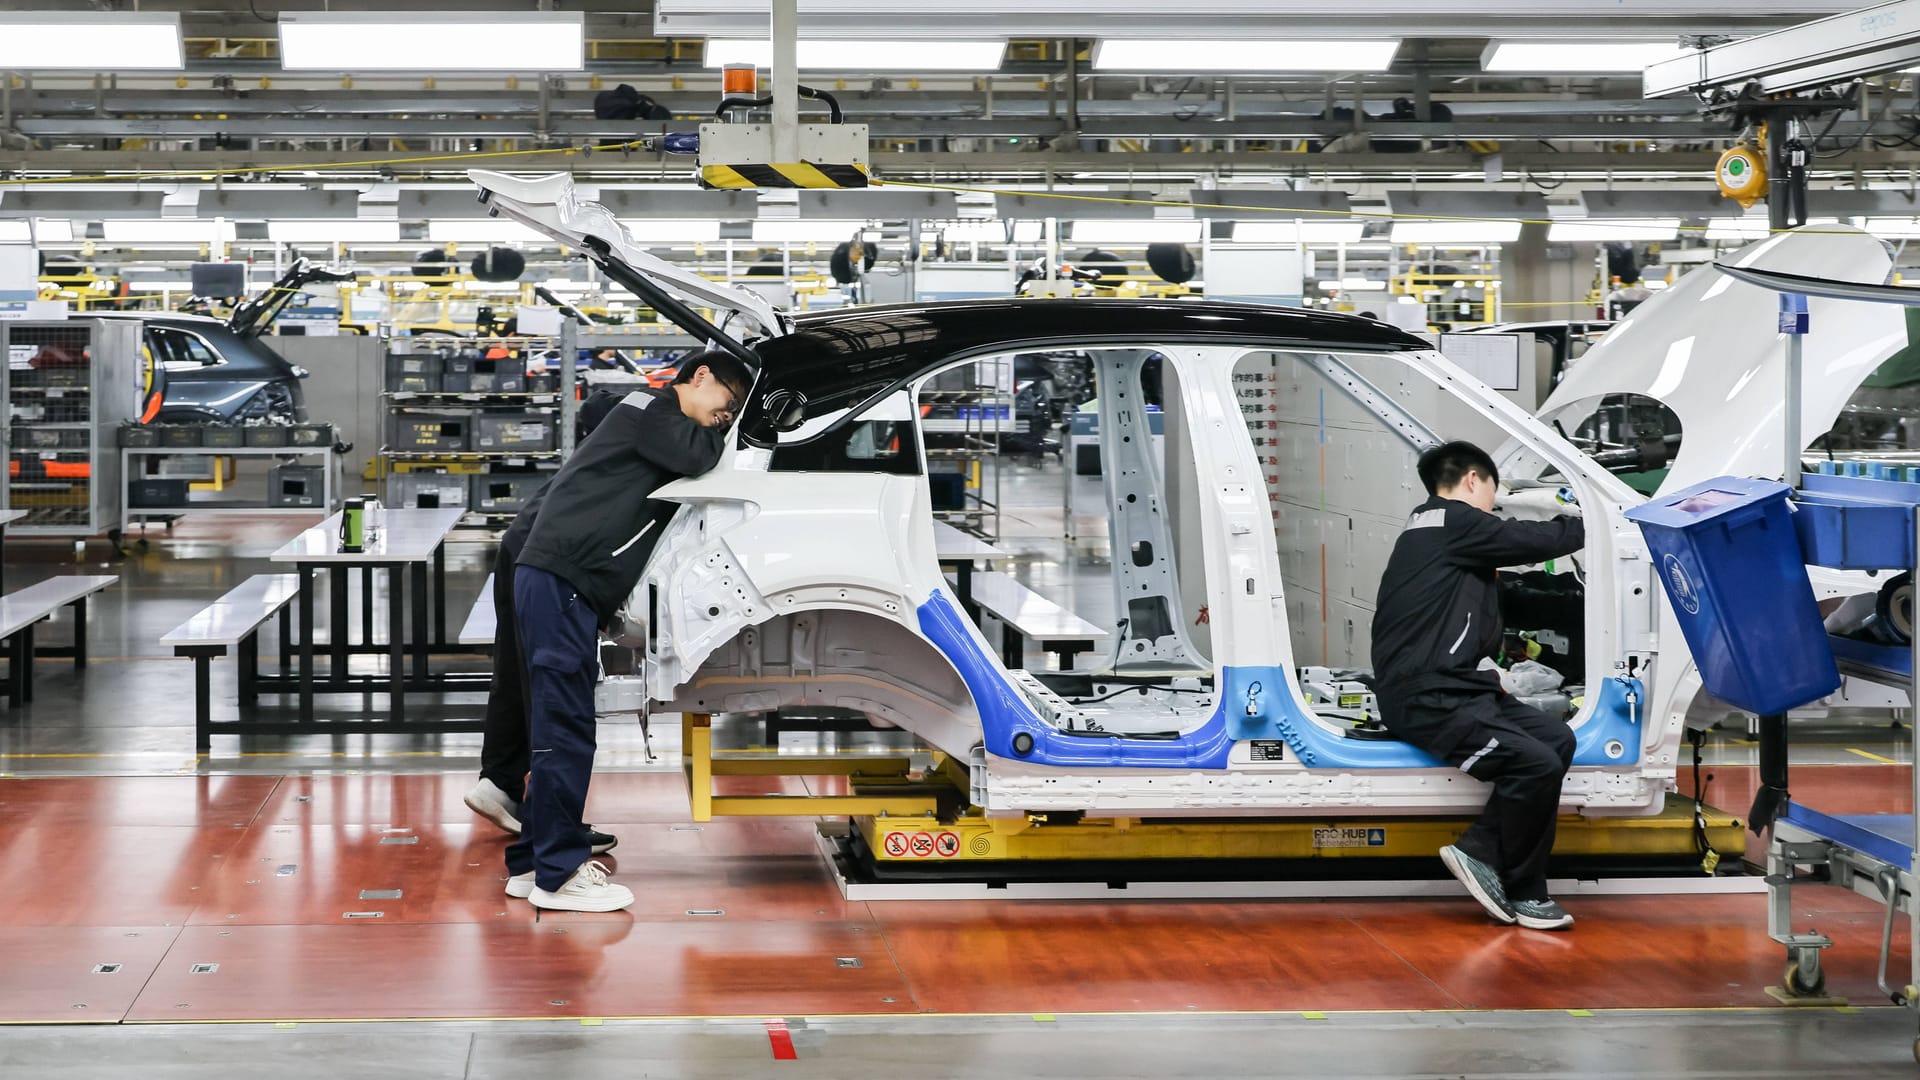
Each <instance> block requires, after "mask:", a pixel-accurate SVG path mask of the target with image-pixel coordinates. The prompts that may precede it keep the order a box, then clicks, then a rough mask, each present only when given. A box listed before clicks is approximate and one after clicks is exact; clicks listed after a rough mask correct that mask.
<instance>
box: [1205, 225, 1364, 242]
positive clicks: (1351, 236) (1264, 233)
mask: <svg viewBox="0 0 1920 1080" xmlns="http://www.w3.org/2000/svg"><path fill="white" fill-rule="evenodd" d="M1366 232H1367V223H1366V222H1364V221H1236V222H1234V225H1233V242H1234V243H1236V244H1292V245H1295V246H1298V245H1301V244H1351V243H1355V242H1357V241H1358V240H1359V239H1360V238H1361V237H1362V236H1364V235H1366Z"/></svg>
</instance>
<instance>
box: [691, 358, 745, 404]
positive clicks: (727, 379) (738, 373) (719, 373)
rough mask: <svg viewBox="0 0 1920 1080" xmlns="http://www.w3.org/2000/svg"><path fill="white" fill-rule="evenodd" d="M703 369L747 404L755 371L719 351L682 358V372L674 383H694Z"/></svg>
mask: <svg viewBox="0 0 1920 1080" xmlns="http://www.w3.org/2000/svg"><path fill="white" fill-rule="evenodd" d="M701 368H706V369H707V370H708V371H711V372H713V377H714V378H716V379H719V380H720V382H721V384H722V385H724V386H725V387H726V388H727V389H729V390H731V391H733V393H734V396H736V397H738V398H740V399H741V401H742V403H743V404H744V403H745V400H746V396H747V391H748V390H749V389H751V388H752V387H753V369H751V368H749V367H747V365H745V364H743V363H741V362H740V358H739V357H737V356H735V355H733V354H732V353H730V352H722V351H721V350H719V349H709V350H707V351H706V352H699V353H694V354H693V355H692V356H684V357H681V358H680V370H679V372H678V373H676V374H675V375H674V377H673V381H674V382H675V383H676V384H678V383H685V382H692V381H693V375H694V372H697V371H699V370H700V369H701Z"/></svg>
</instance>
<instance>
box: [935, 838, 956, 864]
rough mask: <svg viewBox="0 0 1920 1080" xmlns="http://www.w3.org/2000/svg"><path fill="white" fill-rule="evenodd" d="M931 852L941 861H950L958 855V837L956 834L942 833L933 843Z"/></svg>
mask: <svg viewBox="0 0 1920 1080" xmlns="http://www.w3.org/2000/svg"><path fill="white" fill-rule="evenodd" d="M933 850H934V851H935V852H937V853H939V855H940V857H941V858H943V859H951V858H953V857H954V856H955V855H958V854H960V837H959V835H958V834H956V833H950V832H943V833H941V834H940V835H939V836H938V837H936V838H935V839H934V841H933Z"/></svg>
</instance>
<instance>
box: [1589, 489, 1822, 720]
mask: <svg viewBox="0 0 1920 1080" xmlns="http://www.w3.org/2000/svg"><path fill="white" fill-rule="evenodd" d="M1790 490H1791V489H1789V488H1788V487H1787V485H1785V484H1781V483H1777V482H1775V481H1771V480H1747V479H1743V478H1740V477H1733V476H1723V477H1719V478H1716V479H1713V480H1708V481H1707V482H1705V483H1702V484H1695V485H1694V486H1693V487H1690V488H1687V489H1686V490H1684V491H1679V492H1675V493H1674V494H1671V495H1666V496H1662V497H1661V498H1658V499H1655V500H1653V501H1651V502H1648V503H1647V504H1645V505H1644V506H1640V507H1636V508H1635V509H1632V510H1629V511H1627V517H1628V519H1630V520H1632V521H1634V522H1635V523H1637V524H1638V525H1639V526H1640V531H1641V533H1642V534H1643V535H1645V536H1646V538H1647V547H1648V548H1649V549H1650V550H1651V551H1652V554H1653V562H1654V566H1655V568H1656V569H1657V570H1658V571H1659V575H1660V583H1661V585H1662V586H1663V587H1664V588H1665V589H1666V592H1667V599H1668V600H1669V601H1671V602H1672V604H1673V611H1674V614H1675V615H1677V616H1678V617H1679V620H1680V631H1681V633H1682V634H1684V635H1685V636H1686V639H1687V647H1688V648H1690V649H1692V650H1693V660H1694V663H1695V664H1696V665H1697V666H1698V667H1699V669H1700V681H1701V682H1702V683H1704V684H1705V685H1706V688H1707V691H1708V692H1709V693H1711V694H1713V695H1714V696H1715V697H1717V698H1720V699H1721V700H1722V701H1726V702H1729V703H1731V704H1733V705H1736V706H1739V707H1740V708H1742V709H1746V710H1748V711H1751V712H1754V713H1758V714H1760V715H1762V716H1766V715H1773V714H1780V713H1785V712H1786V711H1787V710H1789V709H1793V708H1797V707H1799V706H1801V705H1805V704H1806V703H1808V702H1810V701H1818V700H1819V699H1820V698H1823V697H1825V696H1827V695H1828V694H1831V693H1833V692H1834V691H1835V690H1837V689H1839V687H1840V672H1839V669H1838V668H1836V667H1835V666H1834V663H1833V648H1832V646H1831V645H1829V644H1828V642H1827V631H1826V627H1825V626H1824V625H1823V624H1822V622H1821V619H1820V607H1819V604H1818V603H1817V602H1816V601H1815V600H1814V597H1813V585H1812V583H1811V582H1809V581H1808V580H1807V568H1806V563H1805V562H1804V560H1803V559H1802V558H1801V554H1800V540H1799V537H1798V536H1797V534H1796V533H1795V530H1794V523H1793V509H1792V507H1790V506H1789V505H1788V501H1787V496H1788V493H1789V491H1790Z"/></svg>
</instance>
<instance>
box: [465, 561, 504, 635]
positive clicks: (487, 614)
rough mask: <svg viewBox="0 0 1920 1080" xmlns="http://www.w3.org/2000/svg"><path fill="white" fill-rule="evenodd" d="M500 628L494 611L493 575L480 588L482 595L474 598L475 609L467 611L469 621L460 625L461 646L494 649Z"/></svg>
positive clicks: (488, 576) (489, 575)
mask: <svg viewBox="0 0 1920 1080" xmlns="http://www.w3.org/2000/svg"><path fill="white" fill-rule="evenodd" d="M498 628H499V623H498V622H497V621H496V616H495V615H494V611H493V575H492V574H488V575H487V581H486V584H484V585H482V586H480V595H479V596H476V597H474V598H473V607H471V608H469V609H468V610H467V621H466V622H464V623H462V624H460V639H459V640H460V644H462V645H484V646H486V647H487V648H492V647H493V636H494V633H495V631H496V630H497V629H498Z"/></svg>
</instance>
